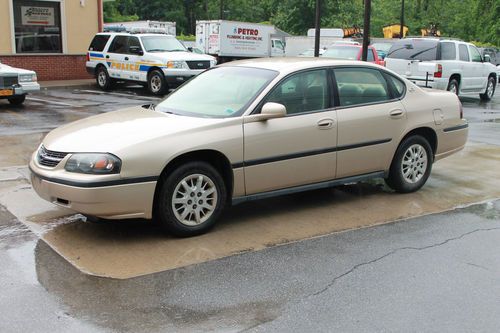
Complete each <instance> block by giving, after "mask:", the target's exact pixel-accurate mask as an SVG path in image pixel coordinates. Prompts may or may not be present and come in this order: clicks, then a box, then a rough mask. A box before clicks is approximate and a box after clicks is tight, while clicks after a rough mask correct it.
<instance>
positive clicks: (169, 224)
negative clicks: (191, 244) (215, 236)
mask: <svg viewBox="0 0 500 333" xmlns="http://www.w3.org/2000/svg"><path fill="white" fill-rule="evenodd" d="M160 181H161V182H162V183H161V184H160V185H161V189H160V191H159V195H158V197H157V200H158V202H157V205H156V207H157V210H156V214H157V218H158V219H159V222H160V225H161V226H162V227H163V228H164V229H165V230H166V231H168V232H169V233H171V234H174V235H176V236H181V237H189V236H195V235H199V234H202V233H205V232H207V231H208V230H210V229H211V228H212V227H213V226H214V224H215V222H216V220H217V218H218V217H219V215H220V214H221V212H222V210H223V209H224V205H225V202H226V187H225V185H224V181H223V179H222V177H221V176H220V174H219V173H218V172H217V170H215V169H214V168H213V167H212V166H211V165H210V164H208V163H205V162H189V163H186V164H183V165H181V166H180V167H178V168H177V169H176V170H174V171H173V172H172V173H171V174H170V175H168V176H167V177H163V180H160Z"/></svg>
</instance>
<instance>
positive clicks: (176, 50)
mask: <svg viewBox="0 0 500 333" xmlns="http://www.w3.org/2000/svg"><path fill="white" fill-rule="evenodd" d="M178 51H186V50H180V49H175V50H168V52H178Z"/></svg>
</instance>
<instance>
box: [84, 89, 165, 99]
mask: <svg viewBox="0 0 500 333" xmlns="http://www.w3.org/2000/svg"><path fill="white" fill-rule="evenodd" d="M78 91H81V92H87V93H91V94H99V95H111V96H119V97H129V98H130V97H135V98H138V99H148V100H151V101H157V100H160V99H161V98H159V97H150V96H141V95H136V94H126V93H117V92H107V91H99V90H89V89H86V90H78Z"/></svg>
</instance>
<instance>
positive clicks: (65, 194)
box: [29, 159, 156, 219]
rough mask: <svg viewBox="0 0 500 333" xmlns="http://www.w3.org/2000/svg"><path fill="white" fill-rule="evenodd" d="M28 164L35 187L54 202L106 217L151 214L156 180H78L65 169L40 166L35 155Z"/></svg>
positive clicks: (45, 197)
mask: <svg viewBox="0 0 500 333" xmlns="http://www.w3.org/2000/svg"><path fill="white" fill-rule="evenodd" d="M29 168H30V171H31V184H32V186H33V189H34V190H35V192H36V193H37V194H38V195H39V196H40V197H41V198H43V199H45V200H47V201H49V202H52V203H53V204H56V205H58V206H62V207H65V208H69V209H72V210H74V211H76V212H78V213H82V214H85V215H92V216H97V217H101V218H106V219H125V218H147V219H150V218H152V209H153V200H154V193H155V188H156V180H148V179H144V181H131V182H125V183H124V182H123V180H121V181H120V180H117V181H114V182H109V181H108V182H98V181H94V182H91V181H85V182H76V181H73V180H70V179H68V178H66V179H65V178H63V177H64V174H65V173H67V172H65V171H64V170H61V169H60V168H59V169H47V168H43V167H40V166H38V165H37V163H36V162H35V161H33V159H32V160H31V162H30V165H29ZM73 176H75V175H73ZM76 176H78V175H76ZM84 176H85V177H84V178H86V179H90V177H92V176H90V175H84ZM99 177H101V176H94V177H93V178H94V179H99ZM115 184H116V185H115Z"/></svg>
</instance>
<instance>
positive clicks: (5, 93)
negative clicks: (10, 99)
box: [0, 89, 14, 96]
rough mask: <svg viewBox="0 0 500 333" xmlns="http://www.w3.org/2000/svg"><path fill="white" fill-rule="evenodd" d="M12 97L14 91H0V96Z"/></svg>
mask: <svg viewBox="0 0 500 333" xmlns="http://www.w3.org/2000/svg"><path fill="white" fill-rule="evenodd" d="M12 95H14V89H0V96H12Z"/></svg>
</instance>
